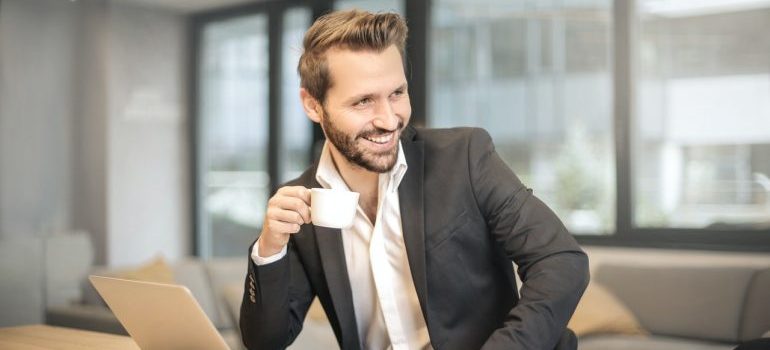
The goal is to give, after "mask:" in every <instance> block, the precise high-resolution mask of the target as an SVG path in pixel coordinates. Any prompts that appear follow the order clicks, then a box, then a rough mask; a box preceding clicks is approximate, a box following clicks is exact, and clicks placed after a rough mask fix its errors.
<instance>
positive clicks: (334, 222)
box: [310, 188, 358, 228]
mask: <svg viewBox="0 0 770 350" xmlns="http://www.w3.org/2000/svg"><path fill="white" fill-rule="evenodd" d="M357 206H358V192H350V191H345V190H332V189H326V188H313V189H310V216H311V219H312V221H313V225H316V226H323V227H329V228H348V227H350V226H351V225H352V224H353V218H354V217H355V216H356V207H357Z"/></svg>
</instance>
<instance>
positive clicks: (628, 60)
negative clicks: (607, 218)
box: [612, 0, 635, 237]
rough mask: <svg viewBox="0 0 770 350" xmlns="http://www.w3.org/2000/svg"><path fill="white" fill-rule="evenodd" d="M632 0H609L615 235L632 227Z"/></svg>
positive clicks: (623, 233) (629, 231)
mask: <svg viewBox="0 0 770 350" xmlns="http://www.w3.org/2000/svg"><path fill="white" fill-rule="evenodd" d="M634 6H635V3H634V1H632V0H615V1H614V2H613V23H614V25H613V28H614V30H613V33H614V37H613V40H612V44H613V57H612V60H613V62H614V65H613V82H614V84H613V87H612V89H613V96H614V98H613V104H614V107H613V112H614V113H613V115H614V121H615V125H614V126H615V129H614V130H615V135H614V137H615V163H616V164H615V166H616V180H615V181H616V184H617V188H616V189H617V194H616V196H617V197H616V200H617V204H616V212H615V217H616V232H615V234H616V235H617V236H619V237H622V236H626V235H629V234H631V233H632V230H633V212H632V211H633V205H632V198H633V182H632V181H631V180H632V179H631V176H632V162H631V153H632V151H631V145H632V142H631V127H632V124H633V123H632V116H633V97H634V95H633V91H634V89H633V85H634V83H633V52H632V50H633V47H632V43H633V18H634Z"/></svg>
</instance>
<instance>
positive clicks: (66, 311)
mask: <svg viewBox="0 0 770 350" xmlns="http://www.w3.org/2000/svg"><path fill="white" fill-rule="evenodd" d="M45 320H46V324H49V325H52V326H61V327H70V328H79V329H85V330H90V331H96V332H105V333H112V334H120V335H128V332H126V329H125V328H123V325H121V324H120V321H118V319H117V318H116V317H115V315H113V314H112V311H110V309H108V308H106V307H104V306H98V305H62V306H49V307H48V308H47V309H46V312H45Z"/></svg>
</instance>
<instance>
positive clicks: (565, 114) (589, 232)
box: [0, 0, 770, 320]
mask: <svg viewBox="0 0 770 350" xmlns="http://www.w3.org/2000/svg"><path fill="white" fill-rule="evenodd" d="M353 7H356V8H362V9H367V10H372V11H394V12H398V13H400V14H402V15H404V16H405V17H406V19H407V21H408V23H409V27H410V37H409V41H408V47H407V51H408V53H407V57H406V60H407V68H408V78H409V81H410V95H411V97H412V103H413V110H414V113H413V117H412V120H413V123H414V124H415V125H418V126H426V127H453V126H476V127H483V128H485V129H487V130H488V131H489V132H490V134H491V135H492V137H493V139H494V141H495V143H496V146H497V150H498V152H499V153H500V155H501V156H502V157H503V159H504V160H505V161H506V162H507V164H508V165H509V166H510V167H511V168H512V169H513V170H514V172H515V173H516V174H517V175H518V176H519V177H521V178H522V180H523V181H524V182H525V183H526V184H527V185H528V186H529V187H532V188H533V189H534V193H535V194H536V195H537V196H539V197H540V198H541V199H543V200H544V201H545V202H546V203H547V204H548V205H549V206H551V207H552V208H553V209H554V211H556V213H557V214H558V215H559V217H560V218H561V219H562V220H563V221H564V223H565V224H566V225H567V227H568V228H569V229H570V231H571V232H572V233H573V234H574V235H575V236H576V237H577V238H578V240H579V241H580V242H581V244H583V245H584V246H585V247H587V249H589V250H590V249H591V248H592V247H596V248H600V247H610V248H612V247H616V248H618V249H632V250H633V249H640V248H648V249H649V248H655V249H659V250H660V251H668V252H673V253H671V254H673V255H676V254H678V253H676V252H686V253H692V252H694V251H705V252H712V253H713V252H723V254H727V255H731V256H743V257H756V256H763V253H766V252H768V251H770V1H767V0H538V1H535V0H478V1H462V0H431V1H412V0H409V1H406V0H383V1H374V0H368V1H363V0H362V1H357V0H338V1H334V0H320V1H301V0H276V1H271V0H262V1H246V0H189V1H185V0H0V242H6V243H3V245H5V246H6V247H11V245H9V244H7V242H9V241H20V240H25V239H27V240H28V239H36V240H37V241H35V242H37V243H30V244H31V245H30V246H34V247H37V246H40V247H43V248H42V249H43V250H42V251H41V253H39V256H40V259H41V260H39V261H43V260H45V259H44V257H45V256H46V254H48V253H46V252H48V251H47V250H46V249H49V250H50V249H54V250H57V249H58V248H57V247H55V246H50V245H49V246H47V247H48V248H45V247H46V243H45V242H46V241H48V240H49V238H50V237H58V236H59V235H62V234H69V233H72V232H76V233H77V232H79V233H80V234H81V235H82V236H83V237H85V238H86V240H87V241H88V243H87V245H88V246H89V247H90V248H89V249H88V253H86V256H87V257H88V259H86V260H87V261H88V263H91V264H95V265H101V266H125V265H131V264H139V263H141V262H144V261H147V260H149V259H151V258H153V257H155V256H158V255H160V256H163V257H165V258H166V259H168V260H170V261H177V260H182V259H189V258H192V259H201V260H203V261H207V260H210V259H214V258H226V257H236V258H238V259H240V260H238V261H239V262H243V263H245V257H246V253H247V249H248V246H249V244H250V243H251V242H253V240H254V239H255V238H256V235H257V233H258V232H259V229H260V227H261V224H262V223H261V220H262V217H263V215H264V209H265V204H266V201H267V198H268V197H269V194H270V193H271V191H272V190H274V189H275V188H277V187H278V186H279V185H280V184H281V183H283V182H285V181H287V180H289V179H291V178H293V177H295V176H297V175H298V174H299V173H301V172H302V171H303V170H304V169H305V168H306V167H307V166H308V165H309V164H310V163H311V162H312V161H313V158H314V155H315V154H316V153H317V152H318V147H319V145H320V144H321V143H322V141H323V135H322V133H321V131H320V129H319V128H318V127H317V126H314V125H313V124H312V123H311V122H310V121H309V120H308V119H307V118H306V117H305V115H304V113H303V112H302V109H301V106H300V104H299V98H298V88H299V78H298V76H297V74H296V64H297V61H298V58H299V55H300V53H301V39H302V36H303V34H304V31H305V30H306V29H307V28H308V26H309V25H310V24H311V23H312V21H313V19H314V18H316V17H318V16H320V15H321V14H323V13H326V12H328V11H329V10H332V9H346V8H353ZM41 242H42V243H41ZM30 249H32V248H30ZM672 249H674V250H672ZM8 250H12V251H11V252H7V251H8ZM647 251H650V250H647ZM653 251H655V250H653ZM752 251H753V252H755V253H754V255H752V253H750V252H752ZM4 252H6V253H3V254H5V255H6V257H7V259H11V258H10V257H11V256H16V255H13V254H14V253H15V254H18V252H19V251H18V250H15V249H11V248H6V250H5V251H4ZM712 253H706V254H712ZM30 254H31V253H30ZM26 256H27V260H25V261H26V263H25V265H29V264H33V265H34V264H36V263H35V260H34V257H35V256H37V255H34V254H32V255H29V254H27V255H26ZM65 256H66V255H65ZM40 264H43V263H40ZM41 266H42V265H41ZM41 273H43V274H46V273H48V272H45V271H44V272H41ZM32 319H33V320H34V318H32Z"/></svg>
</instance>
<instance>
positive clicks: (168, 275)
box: [115, 256, 176, 284]
mask: <svg viewBox="0 0 770 350" xmlns="http://www.w3.org/2000/svg"><path fill="white" fill-rule="evenodd" d="M115 277H117V278H123V279H127V280H137V281H146V282H157V283H167V284H175V283H176V281H175V280H174V271H172V270H171V267H170V266H168V264H167V263H166V260H165V259H163V257H162V256H157V257H155V258H153V259H152V260H150V261H148V262H146V263H144V264H142V265H139V266H137V267H135V268H130V269H125V270H121V271H118V272H116V273H115Z"/></svg>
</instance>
